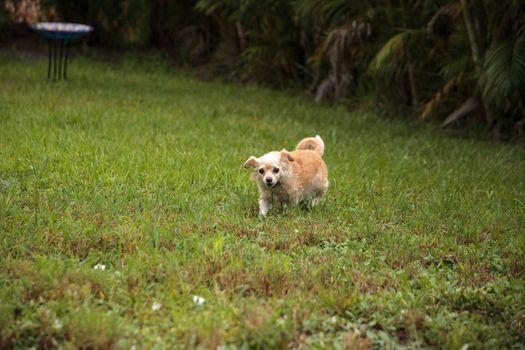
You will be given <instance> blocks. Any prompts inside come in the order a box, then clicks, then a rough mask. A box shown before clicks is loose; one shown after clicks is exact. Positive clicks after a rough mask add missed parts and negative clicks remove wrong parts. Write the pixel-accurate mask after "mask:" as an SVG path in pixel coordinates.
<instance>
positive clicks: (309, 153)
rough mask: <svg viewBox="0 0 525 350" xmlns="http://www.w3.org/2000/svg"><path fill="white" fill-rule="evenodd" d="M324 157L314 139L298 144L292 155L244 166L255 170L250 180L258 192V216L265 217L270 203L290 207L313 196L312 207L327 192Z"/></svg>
mask: <svg viewBox="0 0 525 350" xmlns="http://www.w3.org/2000/svg"><path fill="white" fill-rule="evenodd" d="M323 153H324V142H323V140H322V139H321V137H319V136H316V137H315V138H314V137H308V138H305V139H303V140H301V141H300V142H299V144H298V145H297V147H296V150H295V151H293V152H288V151H286V150H282V151H280V152H279V151H274V152H270V153H267V154H265V155H263V156H262V157H259V158H256V157H254V156H251V157H250V158H248V160H246V162H245V163H244V165H243V166H244V167H245V168H253V169H254V172H253V179H254V180H255V182H256V183H257V185H258V186H259V192H260V201H259V206H260V214H261V215H266V214H267V213H268V211H269V209H270V206H271V204H272V202H273V201H278V202H281V203H286V204H288V205H292V206H293V205H297V204H298V203H299V202H300V201H304V200H308V199H309V196H310V195H311V194H313V196H314V198H313V199H312V201H311V205H312V206H314V205H316V204H317V203H319V201H320V200H321V199H322V198H323V197H324V195H325V194H326V191H327V190H328V169H327V168H326V164H325V162H324V161H323V159H322V158H321V156H322V155H323ZM276 169H277V172H276Z"/></svg>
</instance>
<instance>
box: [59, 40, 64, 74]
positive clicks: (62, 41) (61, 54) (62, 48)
mask: <svg viewBox="0 0 525 350" xmlns="http://www.w3.org/2000/svg"><path fill="white" fill-rule="evenodd" d="M59 46H60V51H59V53H58V80H60V78H62V56H63V55H64V40H60V44H59Z"/></svg>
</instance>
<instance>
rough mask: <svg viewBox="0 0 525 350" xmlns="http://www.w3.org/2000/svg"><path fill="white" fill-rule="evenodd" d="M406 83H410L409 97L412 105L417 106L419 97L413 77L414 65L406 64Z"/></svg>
mask: <svg viewBox="0 0 525 350" xmlns="http://www.w3.org/2000/svg"><path fill="white" fill-rule="evenodd" d="M408 83H409V85H410V98H411V101H412V107H417V106H419V98H418V92H417V87H416V78H415V77H414V65H413V64H412V63H409V64H408Z"/></svg>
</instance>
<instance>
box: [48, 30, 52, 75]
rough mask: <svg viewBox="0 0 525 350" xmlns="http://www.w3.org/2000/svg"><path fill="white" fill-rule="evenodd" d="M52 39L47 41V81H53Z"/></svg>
mask: <svg viewBox="0 0 525 350" xmlns="http://www.w3.org/2000/svg"><path fill="white" fill-rule="evenodd" d="M51 48H52V46H51V39H48V40H47V52H48V60H47V79H51Z"/></svg>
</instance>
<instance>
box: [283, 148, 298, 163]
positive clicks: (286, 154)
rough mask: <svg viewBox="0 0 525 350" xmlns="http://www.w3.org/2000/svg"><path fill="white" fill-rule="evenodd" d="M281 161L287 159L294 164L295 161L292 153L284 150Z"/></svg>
mask: <svg viewBox="0 0 525 350" xmlns="http://www.w3.org/2000/svg"><path fill="white" fill-rule="evenodd" d="M281 159H286V160H288V161H289V162H293V161H294V160H295V159H293V157H292V155H291V154H290V152H288V151H287V150H285V149H283V150H282V151H281Z"/></svg>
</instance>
